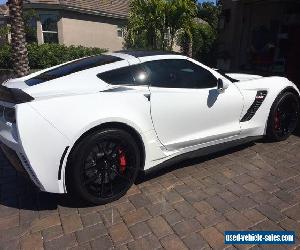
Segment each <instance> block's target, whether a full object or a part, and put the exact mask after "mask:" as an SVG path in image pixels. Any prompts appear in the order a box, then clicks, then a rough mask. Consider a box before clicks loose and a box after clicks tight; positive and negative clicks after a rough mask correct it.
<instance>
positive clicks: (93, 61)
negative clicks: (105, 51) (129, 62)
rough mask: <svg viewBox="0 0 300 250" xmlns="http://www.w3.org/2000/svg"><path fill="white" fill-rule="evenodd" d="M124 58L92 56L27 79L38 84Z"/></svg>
mask: <svg viewBox="0 0 300 250" xmlns="http://www.w3.org/2000/svg"><path fill="white" fill-rule="evenodd" d="M120 60H122V59H121V58H119V57H115V56H110V55H97V56H90V57H86V58H83V59H79V60H76V61H73V62H70V63H66V64H64V65H62V66H59V67H57V68H54V69H52V70H49V71H46V72H44V73H42V74H40V75H37V76H35V77H33V78H30V79H28V80H26V81H25V83H26V84H27V85H29V86H33V85H37V84H39V83H42V82H46V81H50V80H54V79H56V78H60V77H63V76H67V75H70V74H73V73H76V72H79V71H82V70H86V69H90V68H94V67H98V66H102V65H105V64H109V63H114V62H117V61H120Z"/></svg>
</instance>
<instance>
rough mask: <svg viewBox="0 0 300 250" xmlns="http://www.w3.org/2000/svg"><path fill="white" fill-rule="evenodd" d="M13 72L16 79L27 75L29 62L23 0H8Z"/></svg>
mask: <svg viewBox="0 0 300 250" xmlns="http://www.w3.org/2000/svg"><path fill="white" fill-rule="evenodd" d="M7 4H8V7H9V15H10V25H11V45H12V61H13V70H14V72H15V74H16V76H18V77H22V76H25V75H28V74H29V69H30V68H29V61H28V53H27V44H26V38H25V28H24V21H23V18H22V13H23V0H9V1H8V3H7Z"/></svg>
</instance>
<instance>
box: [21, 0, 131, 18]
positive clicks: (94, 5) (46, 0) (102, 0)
mask: <svg viewBox="0 0 300 250" xmlns="http://www.w3.org/2000/svg"><path fill="white" fill-rule="evenodd" d="M24 2H25V4H43V5H44V4H47V5H60V7H62V8H66V9H71V10H72V9H73V10H76V11H89V12H95V13H99V14H101V13H102V14H107V15H113V16H123V17H127V16H128V12H129V0H25V1H24Z"/></svg>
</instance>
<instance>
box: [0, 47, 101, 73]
mask: <svg viewBox="0 0 300 250" xmlns="http://www.w3.org/2000/svg"><path fill="white" fill-rule="evenodd" d="M27 49H28V57H29V65H30V68H31V69H44V68H48V67H51V66H55V65H57V64H61V63H64V62H67V61H70V60H74V59H77V58H81V57H85V56H91V55H97V54H101V53H104V52H106V51H107V50H106V49H99V48H86V47H82V46H69V47H68V46H65V45H60V44H41V45H38V44H36V43H32V44H28V46H27ZM11 51H12V48H11V46H10V45H8V44H7V45H3V46H1V47H0V68H2V69H11V68H12V60H11Z"/></svg>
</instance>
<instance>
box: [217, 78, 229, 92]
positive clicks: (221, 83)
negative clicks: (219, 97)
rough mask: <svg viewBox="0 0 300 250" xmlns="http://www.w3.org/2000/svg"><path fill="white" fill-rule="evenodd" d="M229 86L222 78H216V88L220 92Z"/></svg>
mask: <svg viewBox="0 0 300 250" xmlns="http://www.w3.org/2000/svg"><path fill="white" fill-rule="evenodd" d="M228 87H229V85H228V83H227V82H226V81H224V80H223V79H221V78H219V79H218V90H219V91H220V92H223V91H224V90H225V89H227V88H228Z"/></svg>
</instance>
